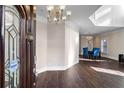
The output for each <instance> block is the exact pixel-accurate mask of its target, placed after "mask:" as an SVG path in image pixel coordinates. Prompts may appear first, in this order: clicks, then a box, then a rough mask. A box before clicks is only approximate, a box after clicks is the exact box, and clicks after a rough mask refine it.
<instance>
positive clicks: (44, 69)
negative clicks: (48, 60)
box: [36, 67, 47, 75]
mask: <svg viewBox="0 0 124 93" xmlns="http://www.w3.org/2000/svg"><path fill="white" fill-rule="evenodd" d="M45 71H47V67H42V68H40V69H36V75H38V74H39V73H42V72H45Z"/></svg>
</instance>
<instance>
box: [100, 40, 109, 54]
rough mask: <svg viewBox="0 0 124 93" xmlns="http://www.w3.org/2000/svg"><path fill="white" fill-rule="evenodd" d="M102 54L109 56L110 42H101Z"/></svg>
mask: <svg viewBox="0 0 124 93" xmlns="http://www.w3.org/2000/svg"><path fill="white" fill-rule="evenodd" d="M101 52H102V53H103V54H108V42H107V40H101Z"/></svg>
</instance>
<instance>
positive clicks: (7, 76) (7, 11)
mask: <svg viewBox="0 0 124 93" xmlns="http://www.w3.org/2000/svg"><path fill="white" fill-rule="evenodd" d="M0 11H1V14H0V16H1V18H0V56H1V57H0V87H9V88H17V87H35V86H34V85H35V60H34V56H35V12H34V6H0ZM30 42H31V43H30ZM27 81H28V82H27Z"/></svg>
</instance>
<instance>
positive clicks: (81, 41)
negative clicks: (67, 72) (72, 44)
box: [80, 36, 94, 55]
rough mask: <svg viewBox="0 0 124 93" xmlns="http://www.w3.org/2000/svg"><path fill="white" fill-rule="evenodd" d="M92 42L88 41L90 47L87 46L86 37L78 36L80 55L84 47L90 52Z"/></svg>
mask: <svg viewBox="0 0 124 93" xmlns="http://www.w3.org/2000/svg"><path fill="white" fill-rule="evenodd" d="M93 41H94V40H93V39H92V40H90V46H89V44H88V40H87V39H86V36H80V55H82V54H83V53H82V49H83V48H84V47H88V48H89V50H90V51H92V48H93V47H94V45H93V43H94V42H93Z"/></svg>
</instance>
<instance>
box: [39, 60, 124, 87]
mask: <svg viewBox="0 0 124 93" xmlns="http://www.w3.org/2000/svg"><path fill="white" fill-rule="evenodd" d="M101 60H102V61H101ZM101 60H82V59H81V60H80V62H79V63H78V64H76V65H74V66H72V67H71V68H69V69H67V70H65V71H46V72H43V73H40V74H39V75H38V77H37V88H116V87H117V88H120V87H122V88H123V87H124V76H121V75H116V74H111V73H109V72H108V73H105V72H99V71H96V70H94V69H93V68H92V67H95V68H102V69H105V70H108V69H110V70H112V71H115V72H116V71H120V72H121V74H123V73H124V64H119V63H118V62H117V61H114V60H110V59H107V58H102V59H101ZM120 72H118V74H119V73H120Z"/></svg>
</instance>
